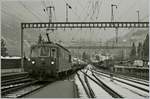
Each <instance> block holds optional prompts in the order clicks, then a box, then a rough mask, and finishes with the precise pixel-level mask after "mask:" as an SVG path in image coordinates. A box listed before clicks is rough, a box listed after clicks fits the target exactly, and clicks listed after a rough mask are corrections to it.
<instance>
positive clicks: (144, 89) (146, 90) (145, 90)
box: [92, 71, 149, 92]
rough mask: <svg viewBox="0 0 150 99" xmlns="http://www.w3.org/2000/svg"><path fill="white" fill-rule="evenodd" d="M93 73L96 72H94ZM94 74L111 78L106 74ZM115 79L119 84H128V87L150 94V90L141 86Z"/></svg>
mask: <svg viewBox="0 0 150 99" xmlns="http://www.w3.org/2000/svg"><path fill="white" fill-rule="evenodd" d="M92 72H94V71H92ZM94 73H96V74H98V75H102V76H104V77H107V78H110V76H109V75H105V74H102V73H98V72H94ZM113 79H114V80H116V81H118V82H121V83H124V84H126V85H129V86H132V87H135V88H137V89H140V90H142V91H144V92H149V89H146V88H143V87H139V86H136V85H134V84H131V83H128V82H125V81H122V80H119V79H116V78H113ZM138 84H141V83H138ZM141 85H145V84H141ZM147 87H148V86H147Z"/></svg>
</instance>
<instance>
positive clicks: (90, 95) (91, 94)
mask: <svg viewBox="0 0 150 99" xmlns="http://www.w3.org/2000/svg"><path fill="white" fill-rule="evenodd" d="M77 76H78V78H79V80H80V82H81V84H82V86H83V88H84V90H85V93H86V94H87V96H88V98H95V94H94V92H93V91H92V89H91V87H90V86H89V83H88V84H85V83H87V82H88V81H86V82H85V83H84V81H83V80H82V79H81V77H80V75H79V74H78V73H77ZM84 79H86V78H84Z"/></svg>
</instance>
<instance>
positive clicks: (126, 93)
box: [97, 75, 148, 99]
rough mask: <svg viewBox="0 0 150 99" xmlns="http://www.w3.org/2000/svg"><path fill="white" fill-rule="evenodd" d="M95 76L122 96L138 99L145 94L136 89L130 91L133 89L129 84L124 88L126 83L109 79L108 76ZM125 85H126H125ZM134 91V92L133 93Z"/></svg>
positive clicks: (141, 98) (142, 98) (143, 98)
mask: <svg viewBox="0 0 150 99" xmlns="http://www.w3.org/2000/svg"><path fill="white" fill-rule="evenodd" d="M97 77H98V78H99V79H100V80H101V81H102V82H103V83H105V84H106V85H108V86H109V87H110V88H112V89H113V90H114V91H116V92H117V93H119V94H121V95H122V96H123V97H126V98H136V99H137V98H138V99H145V98H146V96H148V95H146V94H144V93H141V92H138V91H137V90H134V91H131V90H133V89H132V87H131V86H129V87H128V88H126V86H127V85H126V84H124V85H123V84H122V83H120V82H118V81H113V82H112V81H110V79H109V78H107V77H104V76H102V77H103V78H104V79H102V77H99V75H97ZM125 85H126V86H125ZM129 88H130V90H129ZM134 92H135V93H134ZM139 94H142V95H143V96H140V95H139ZM144 96H145V97H144Z"/></svg>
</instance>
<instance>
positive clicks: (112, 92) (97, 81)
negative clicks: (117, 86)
mask: <svg viewBox="0 0 150 99" xmlns="http://www.w3.org/2000/svg"><path fill="white" fill-rule="evenodd" d="M81 72H82V73H83V74H84V75H86V76H87V77H88V78H89V79H91V80H92V81H94V82H95V83H96V84H97V85H99V86H100V87H101V88H103V89H104V90H105V91H106V92H107V93H108V94H109V95H111V96H112V97H113V98H123V96H121V95H120V94H118V93H117V92H115V91H114V90H112V89H111V88H110V87H109V86H107V85H106V84H104V83H103V82H102V81H101V80H99V79H98V78H97V77H96V76H95V75H94V74H92V76H93V77H94V78H95V79H93V77H90V76H89V75H88V74H86V73H85V72H83V71H81Z"/></svg>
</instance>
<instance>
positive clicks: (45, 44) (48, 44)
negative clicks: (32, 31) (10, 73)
mask: <svg viewBox="0 0 150 99" xmlns="http://www.w3.org/2000/svg"><path fill="white" fill-rule="evenodd" d="M36 46H37V47H38V46H58V47H60V48H62V49H64V50H66V51H67V52H69V53H70V51H69V50H68V49H66V48H65V47H63V46H62V45H60V44H58V43H41V44H35V45H32V46H31V49H32V48H33V47H36Z"/></svg>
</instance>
